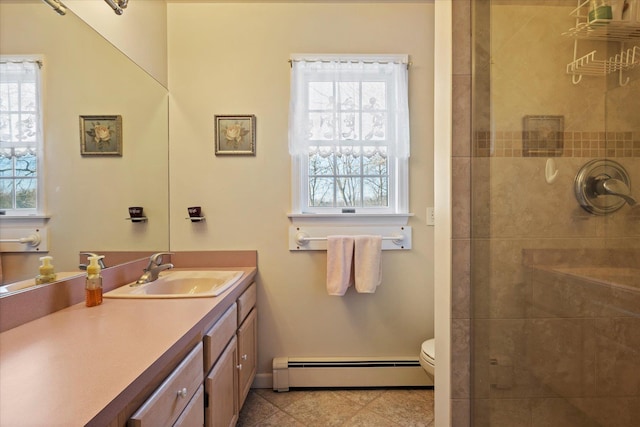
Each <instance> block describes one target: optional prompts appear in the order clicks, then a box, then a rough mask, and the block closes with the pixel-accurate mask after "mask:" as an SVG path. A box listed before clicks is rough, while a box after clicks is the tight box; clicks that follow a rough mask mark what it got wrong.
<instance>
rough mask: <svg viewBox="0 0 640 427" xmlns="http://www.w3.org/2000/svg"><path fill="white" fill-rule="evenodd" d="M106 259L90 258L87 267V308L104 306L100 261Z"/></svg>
mask: <svg viewBox="0 0 640 427" xmlns="http://www.w3.org/2000/svg"><path fill="white" fill-rule="evenodd" d="M102 258H104V256H103V255H101V256H90V257H89V265H88V266H87V279H86V282H85V294H86V303H87V307H94V306H96V305H100V304H102V276H101V275H100V271H101V269H100V264H99V263H98V261H99V260H100V259H102Z"/></svg>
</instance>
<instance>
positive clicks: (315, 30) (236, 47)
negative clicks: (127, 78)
mask: <svg viewBox="0 0 640 427" xmlns="http://www.w3.org/2000/svg"><path fill="white" fill-rule="evenodd" d="M433 15H434V6H433V4H428V3H396V4H385V3H346V2H345V3H335V2H334V3H326V4H322V3H270V4H256V3H252V4H246V3H235V4H231V3H169V4H168V11H167V16H168V58H169V88H170V124H169V131H170V141H171V143H170V182H171V184H170V199H171V208H170V209H171V211H170V217H171V220H170V223H171V227H170V240H171V249H172V250H211V249H256V250H257V251H258V260H259V276H258V283H259V300H258V304H259V310H260V311H259V343H258V348H259V358H260V360H259V367H258V372H259V374H264V375H268V374H270V372H271V360H272V358H273V357H277V356H359V355H360V356H416V357H417V354H418V352H419V347H420V344H421V343H422V341H423V340H424V339H426V338H428V337H432V336H433V312H434V308H433V306H434V302H433V292H434V283H433V252H434V248H433V228H432V227H427V226H426V218H425V217H426V208H427V207H428V206H433V100H432V98H433V25H434V22H433V20H434V17H433ZM308 52H311V53H314V52H319V53H323V52H326V53H408V54H409V55H410V56H411V61H412V62H413V64H412V66H411V69H410V93H411V94H410V108H411V120H412V126H411V134H412V154H411V159H410V167H411V173H410V188H411V193H410V195H411V202H410V210H411V211H412V212H414V213H415V214H416V216H415V217H414V218H412V219H411V220H410V223H409V225H411V226H412V227H413V249H412V250H411V251H405V252H396V251H385V252H384V254H383V276H384V279H383V284H382V286H381V287H379V288H378V290H377V292H376V293H375V294H373V295H359V294H357V293H355V292H353V290H350V291H349V292H348V293H347V295H345V296H344V297H334V296H331V297H330V296H328V295H327V293H326V291H325V277H326V275H325V272H326V253H325V252H296V253H291V252H289V250H288V245H287V232H288V231H287V230H288V226H289V220H288V218H287V216H286V214H287V212H289V210H290V206H291V201H290V184H289V182H290V158H289V155H288V152H287V114H288V98H289V72H290V68H289V64H288V63H287V60H288V58H289V55H290V53H308ZM215 114H255V115H256V116H257V155H256V157H228V156H227V157H216V156H215V155H214V140H213V128H214V115H215ZM193 205H201V206H202V207H203V210H204V213H205V215H206V218H207V220H206V222H204V223H197V224H192V223H191V222H189V221H186V220H185V219H184V218H185V216H186V213H187V212H186V208H187V207H188V206H193Z"/></svg>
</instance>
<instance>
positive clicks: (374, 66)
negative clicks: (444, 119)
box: [289, 55, 409, 214]
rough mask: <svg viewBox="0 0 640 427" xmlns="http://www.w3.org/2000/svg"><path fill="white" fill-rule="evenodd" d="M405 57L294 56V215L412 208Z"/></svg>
mask: <svg viewBox="0 0 640 427" xmlns="http://www.w3.org/2000/svg"><path fill="white" fill-rule="evenodd" d="M407 63H408V57H407V56H406V55H392V56H389V55H387V56H366V57H363V56H358V57H354V56H330V57H329V56H313V57H311V56H308V55H300V56H298V55H296V56H292V77H291V100H290V110H289V152H290V154H291V156H292V159H293V165H294V166H293V180H294V185H293V186H294V188H293V210H294V213H297V214H304V213H313V214H319V213H327V214H339V213H343V212H348V213H353V212H355V213H367V214H397V213H406V212H407V209H408V200H407V198H408V196H407V193H408V191H407V181H408V157H409V111H408V100H407V98H408V96H407V94H408V87H407V73H408V72H407Z"/></svg>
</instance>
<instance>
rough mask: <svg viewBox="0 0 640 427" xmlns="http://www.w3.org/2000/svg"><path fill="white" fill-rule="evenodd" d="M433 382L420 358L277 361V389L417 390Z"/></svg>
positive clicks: (274, 369)
mask: <svg viewBox="0 0 640 427" xmlns="http://www.w3.org/2000/svg"><path fill="white" fill-rule="evenodd" d="M431 385H433V381H432V380H431V379H430V378H429V376H428V375H427V374H426V372H425V371H424V369H422V367H421V366H420V362H419V361H418V359H417V358H406V357H398V358H379V357H372V358H352V357H346V358H345V357H342V358H322V357H307V358H305V357H276V358H274V359H273V389H274V390H275V391H288V390H289V388H296V387H417V386H431Z"/></svg>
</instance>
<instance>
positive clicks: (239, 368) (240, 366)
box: [236, 363, 242, 371]
mask: <svg viewBox="0 0 640 427" xmlns="http://www.w3.org/2000/svg"><path fill="white" fill-rule="evenodd" d="M236 368H238V370H239V371H242V363H240V364H239V365H238V366H236Z"/></svg>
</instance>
